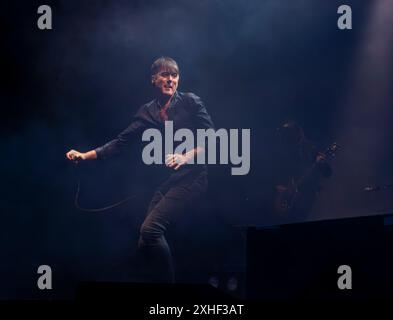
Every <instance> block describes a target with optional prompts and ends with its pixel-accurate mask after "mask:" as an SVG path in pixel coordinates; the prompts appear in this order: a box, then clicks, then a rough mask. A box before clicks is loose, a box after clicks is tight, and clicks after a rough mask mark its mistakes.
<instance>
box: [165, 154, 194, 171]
mask: <svg viewBox="0 0 393 320" xmlns="http://www.w3.org/2000/svg"><path fill="white" fill-rule="evenodd" d="M188 161H189V157H188V156H186V155H183V154H179V153H175V154H168V155H167V156H166V159H165V164H166V166H167V167H169V168H173V169H175V170H177V169H179V168H180V167H182V166H184V165H185V164H187V162H188Z"/></svg>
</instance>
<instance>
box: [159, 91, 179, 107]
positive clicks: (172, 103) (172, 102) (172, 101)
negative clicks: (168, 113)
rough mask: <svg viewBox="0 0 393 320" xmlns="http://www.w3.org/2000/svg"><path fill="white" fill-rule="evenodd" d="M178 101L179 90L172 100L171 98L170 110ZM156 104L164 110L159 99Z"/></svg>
mask: <svg viewBox="0 0 393 320" xmlns="http://www.w3.org/2000/svg"><path fill="white" fill-rule="evenodd" d="M177 99H178V93H177V90H176V91H175V93H174V94H173V96H172V98H171V102H170V104H169V106H168V109H170V108H172V106H173V105H174V103H175V102H176V101H177ZM156 104H157V106H158V108H159V109H161V108H162V106H161V104H160V101H159V100H158V98H157V99H156Z"/></svg>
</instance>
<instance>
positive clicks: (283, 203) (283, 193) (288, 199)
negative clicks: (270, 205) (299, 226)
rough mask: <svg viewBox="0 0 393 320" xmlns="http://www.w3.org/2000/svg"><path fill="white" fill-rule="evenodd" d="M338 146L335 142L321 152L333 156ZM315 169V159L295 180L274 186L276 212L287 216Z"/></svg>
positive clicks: (316, 163)
mask: <svg viewBox="0 0 393 320" xmlns="http://www.w3.org/2000/svg"><path fill="white" fill-rule="evenodd" d="M340 148H341V147H340V145H338V144H337V143H336V142H335V143H333V144H331V145H330V146H329V147H328V148H327V149H326V150H325V151H324V152H323V155H324V157H325V158H326V159H327V158H328V157H334V156H335V155H336V153H337V151H338V150H339V149H340ZM316 170H318V162H317V161H315V162H314V163H313V165H312V166H311V167H310V168H309V169H308V170H307V171H306V173H305V174H304V175H303V176H302V177H300V178H299V179H298V180H297V181H295V179H291V181H290V182H289V183H288V184H287V185H286V186H282V185H279V186H276V196H275V200H274V209H275V212H276V213H277V214H279V215H281V216H288V215H289V214H290V213H291V212H292V210H293V208H294V206H295V204H296V203H297V201H298V199H299V198H300V197H301V195H302V192H301V190H302V187H303V186H304V184H305V182H306V181H307V180H308V179H309V178H310V177H311V176H312V175H313V174H315V172H316Z"/></svg>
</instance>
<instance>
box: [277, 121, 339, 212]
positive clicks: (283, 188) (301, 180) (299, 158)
mask: <svg viewBox="0 0 393 320" xmlns="http://www.w3.org/2000/svg"><path fill="white" fill-rule="evenodd" d="M277 131H278V140H279V141H278V144H277V146H278V150H277V151H278V152H277V159H276V162H275V163H276V165H277V166H278V167H277V168H276V170H275V171H276V178H275V199H274V206H273V207H274V214H275V216H276V217H278V218H283V219H286V218H296V219H304V218H306V217H307V215H308V214H309V212H310V210H311V208H312V205H313V203H314V202H315V199H316V196H317V195H318V192H319V191H320V185H319V183H320V179H321V177H330V176H331V174H332V170H331V167H330V165H329V164H328V163H327V161H326V155H325V154H324V153H323V152H319V151H318V150H317V149H316V147H315V146H314V145H313V143H312V142H311V141H310V140H308V139H307V138H306V136H305V134H304V131H303V129H302V127H301V126H300V125H298V124H297V123H296V122H294V121H288V122H285V123H283V124H282V125H281V126H280V127H279V128H278V129H277Z"/></svg>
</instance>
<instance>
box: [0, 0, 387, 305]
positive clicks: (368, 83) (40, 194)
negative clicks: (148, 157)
mask: <svg viewBox="0 0 393 320" xmlns="http://www.w3.org/2000/svg"><path fill="white" fill-rule="evenodd" d="M382 2H386V1H384V0H379V1H346V2H345V3H346V4H350V5H351V6H352V10H353V16H354V18H353V29H352V30H345V31H341V30H339V29H338V28H337V18H338V15H337V8H338V6H339V5H341V4H342V3H341V1H335V0H332V1H322V0H320V1H315V0H314V1H311V0H301V1H300V0H299V1H289V0H288V1H276V0H275V1H273V0H270V1H268V0H266V1H259V0H258V1H257V0H249V1H235V0H227V1H219V0H210V1H207V0H201V1H191V0H184V1H125V0H124V1H123V0H117V1H111V2H109V1H103V0H96V1H83V2H82V1H70V0H67V1H65V0H64V1H46V2H45V3H41V2H39V1H32V2H30V3H25V2H22V1H6V2H5V3H3V4H2V8H1V15H2V19H1V30H2V31H1V32H2V35H1V43H2V50H1V51H2V59H1V64H2V66H1V70H2V72H1V90H2V94H1V96H2V98H1V105H2V111H3V112H2V117H1V118H2V120H3V121H2V122H3V123H2V126H1V131H2V132H1V138H0V139H1V150H2V157H1V162H2V165H1V170H2V177H3V179H2V180H3V181H2V184H1V185H2V187H1V214H2V219H1V220H2V222H1V224H0V225H1V227H0V230H1V233H0V250H1V251H0V261H1V264H0V297H1V298H29V297H36V298H47V297H72V295H73V292H74V291H73V290H74V288H75V285H76V284H77V283H78V281H81V280H106V281H112V280H114V281H132V280H133V273H132V261H133V254H134V251H135V246H136V240H137V236H138V227H139V225H140V223H141V222H142V221H143V216H144V210H145V208H146V205H147V202H148V200H149V197H150V196H151V192H152V191H153V183H152V179H151V178H152V176H153V175H154V173H153V172H154V170H149V169H150V168H144V167H143V166H141V165H140V163H139V162H140V155H139V153H138V152H134V153H132V151H135V150H131V152H130V155H125V156H124V157H121V158H119V159H114V160H110V161H107V162H105V163H91V164H89V165H82V166H80V167H79V168H75V167H73V166H72V165H70V164H69V163H68V162H67V161H66V160H65V152H67V151H68V150H69V149H71V148H74V149H77V150H81V151H87V150H89V149H91V148H93V147H96V146H99V145H101V144H103V143H104V142H106V141H108V140H109V139H111V138H112V137H114V136H115V135H116V134H117V133H119V132H120V131H121V130H122V129H123V128H125V127H126V126H127V124H128V122H129V119H130V117H131V116H132V115H133V113H134V112H135V111H136V110H137V108H138V107H139V106H140V105H142V104H143V103H145V102H147V101H149V100H151V98H152V97H151V95H152V91H151V88H150V86H149V68H150V65H151V63H152V61H153V60H154V59H156V58H157V57H159V56H171V57H173V58H174V59H175V60H177V61H178V63H179V66H180V68H181V82H180V86H179V90H180V91H192V92H194V93H196V94H197V95H199V96H201V97H202V98H203V100H204V101H205V103H206V105H207V108H208V111H209V113H210V114H211V116H212V118H213V120H214V122H215V125H216V127H217V128H221V127H222V128H239V129H240V128H250V129H251V143H252V146H251V158H252V160H251V171H250V173H249V175H247V176H231V175H230V166H211V168H210V180H209V182H210V188H209V194H208V196H207V201H206V202H205V203H203V204H202V205H201V207H200V208H198V210H195V212H193V213H192V214H191V213H190V214H189V215H188V216H187V217H185V218H184V220H182V221H179V226H175V228H173V230H171V233H170V235H171V236H170V241H171V242H175V249H174V254H175V256H176V257H177V261H178V270H179V280H180V281H201V282H203V281H206V280H207V275H208V274H210V273H212V272H215V271H219V270H223V269H226V268H229V269H231V268H232V269H233V270H237V269H242V264H243V262H244V261H243V250H242V248H243V245H244V233H243V227H241V226H244V225H250V224H252V225H269V224H274V223H276V221H275V219H274V217H272V216H271V215H270V214H269V212H266V210H265V209H264V208H265V207H264V201H265V200H266V199H264V197H265V195H266V192H265V191H266V190H267V189H269V187H271V183H272V173H273V171H274V161H273V160H272V157H271V150H272V149H273V148H274V134H275V129H276V127H277V126H278V125H279V124H280V123H281V122H282V121H283V120H285V119H289V118H293V119H295V120H297V121H298V122H299V123H300V124H301V125H302V126H303V127H304V130H305V132H306V134H307V136H308V137H309V138H310V139H311V140H313V141H315V142H316V143H317V144H318V145H319V146H320V147H321V148H323V147H324V146H326V145H327V144H329V143H331V142H333V141H338V142H340V143H341V144H343V149H342V151H341V153H340V154H339V155H337V158H336V159H335V160H333V162H332V166H333V170H334V175H333V177H332V178H331V179H330V181H326V182H325V185H324V192H323V193H322V195H321V199H320V201H319V202H318V203H317V204H316V207H315V209H314V210H313V212H312V214H311V215H310V216H309V217H308V218H307V220H321V219H334V218H343V217H350V216H360V215H371V214H381V213H386V212H390V209H391V208H392V200H391V193H389V191H384V192H379V193H372V194H366V193H364V191H362V188H363V187H364V186H365V185H368V184H371V185H375V184H386V183H391V182H392V181H393V177H392V176H393V170H392V166H391V163H392V162H393V152H392V149H391V144H390V141H391V138H392V130H391V128H390V123H389V122H390V121H391V119H392V112H391V107H392V94H391V90H389V88H391V87H392V74H393V72H392V71H393V68H392V64H391V62H390V61H387V60H384V57H385V56H387V57H390V58H391V57H392V56H393V55H392V54H393V52H392V48H391V47H392V45H391V43H392V42H393V39H392V34H391V32H389V30H393V28H392V22H390V21H388V22H386V21H387V20H386V19H385V20H384V18H381V19H380V20H378V21H382V22H383V23H380V24H378V23H377V24H376V26H375V27H374V28H370V27H369V26H370V24H373V21H372V20H373V19H377V18H378V17H377V18H375V15H376V14H377V13H375V11H377V10H376V9H375V7H374V6H376V3H382ZM41 4H48V5H50V6H51V7H52V11H53V30H39V29H38V28H37V19H38V14H37V8H38V6H39V5H41ZM390 7H391V4H390ZM382 11H385V12H386V11H387V10H382ZM384 21H385V22H384ZM374 24H375V23H374ZM370 30H371V31H370ZM373 32H374V33H375V36H374V34H373ZM383 37H385V38H383ZM375 39H377V40H378V39H379V40H381V41H379V42H378V41H374V42H373V40H375ZM370 48H371V49H370ZM375 52H376V53H377V54H375ZM389 60H391V59H389ZM374 97H377V99H374ZM124 168H126V170H124ZM77 177H80V179H81V183H82V185H81V188H82V190H81V203H82V204H83V205H85V206H88V207H99V206H103V205H106V204H108V203H112V202H115V201H118V200H121V199H122V198H124V197H126V196H127V195H129V194H136V195H137V196H136V198H135V200H132V201H131V202H128V203H127V204H125V205H124V206H122V207H119V208H116V209H114V210H112V211H108V212H104V213H98V214H91V213H83V212H80V211H78V210H76V209H75V207H74V204H73V200H74V194H75V190H76V179H77ZM294 221H298V219H296V217H292V218H291V219H289V220H288V221H286V222H294ZM42 264H48V265H50V266H51V267H52V270H53V274H54V280H53V286H54V290H52V291H50V292H49V293H47V292H38V290H37V289H36V280H37V277H38V276H37V274H36V271H37V268H38V266H39V265H42Z"/></svg>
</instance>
